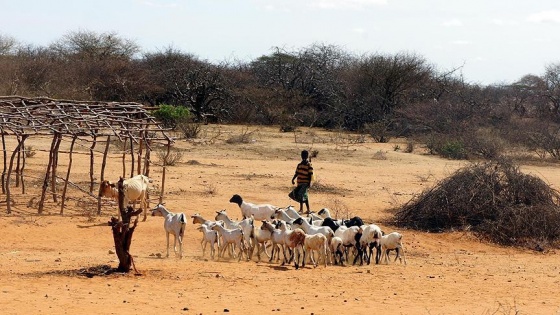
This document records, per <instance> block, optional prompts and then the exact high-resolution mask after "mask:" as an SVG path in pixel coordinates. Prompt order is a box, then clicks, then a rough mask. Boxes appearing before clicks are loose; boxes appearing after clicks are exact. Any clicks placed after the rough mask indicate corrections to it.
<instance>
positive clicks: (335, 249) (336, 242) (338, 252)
mask: <svg viewBox="0 0 560 315" xmlns="http://www.w3.org/2000/svg"><path fill="white" fill-rule="evenodd" d="M330 250H331V253H332V255H333V259H334V264H335V265H337V264H338V263H340V265H344V263H343V261H342V260H343V258H344V246H343V245H342V239H341V238H340V237H338V236H335V237H333V238H332V240H331V243H330ZM337 257H338V261H337V259H336V258H337Z"/></svg>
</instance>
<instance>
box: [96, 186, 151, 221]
mask: <svg viewBox="0 0 560 315" xmlns="http://www.w3.org/2000/svg"><path fill="white" fill-rule="evenodd" d="M151 182H152V180H151V179H150V178H148V177H147V176H145V175H136V176H134V177H131V178H128V179H125V180H124V181H123V191H124V205H125V206H126V205H127V204H128V203H129V202H133V203H134V204H135V203H136V202H137V201H139V202H140V208H141V209H142V210H144V221H146V216H147V212H148V208H149V204H148V200H147V195H148V184H149V183H151ZM99 197H107V198H112V199H114V200H116V201H117V202H118V201H119V191H118V188H117V185H116V183H112V182H110V181H108V180H104V181H102V182H101V184H100V185H99ZM118 215H119V218H120V215H121V213H120V211H119V214H118Z"/></svg>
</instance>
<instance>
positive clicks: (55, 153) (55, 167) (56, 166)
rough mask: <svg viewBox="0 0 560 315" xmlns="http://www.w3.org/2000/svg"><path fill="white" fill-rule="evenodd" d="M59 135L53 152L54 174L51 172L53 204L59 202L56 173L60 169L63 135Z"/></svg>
mask: <svg viewBox="0 0 560 315" xmlns="http://www.w3.org/2000/svg"><path fill="white" fill-rule="evenodd" d="M56 134H57V140H56V145H55V146H54V151H53V152H52V157H53V163H52V172H51V175H52V176H51V192H52V197H53V202H54V203H57V202H58V197H57V195H56V171H57V169H58V149H59V148H60V143H61V142H62V134H61V133H56Z"/></svg>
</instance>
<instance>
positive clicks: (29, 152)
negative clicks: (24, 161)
mask: <svg viewBox="0 0 560 315" xmlns="http://www.w3.org/2000/svg"><path fill="white" fill-rule="evenodd" d="M23 152H25V157H26V158H31V157H34V156H35V154H37V150H35V148H34V147H33V146H30V145H29V146H25V147H24V148H23Z"/></svg>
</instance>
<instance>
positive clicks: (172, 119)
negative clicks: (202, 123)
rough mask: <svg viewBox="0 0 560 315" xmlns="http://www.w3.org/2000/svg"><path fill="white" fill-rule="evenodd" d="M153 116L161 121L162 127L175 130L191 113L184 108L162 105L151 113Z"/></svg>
mask: <svg viewBox="0 0 560 315" xmlns="http://www.w3.org/2000/svg"><path fill="white" fill-rule="evenodd" d="M153 115H154V117H155V118H156V119H158V120H159V121H161V123H162V124H163V126H164V127H166V128H171V129H175V128H176V127H177V125H178V124H179V123H181V122H185V121H187V120H188V119H189V117H190V116H191V113H190V111H189V110H188V109H187V108H186V107H184V106H173V105H165V104H162V105H160V106H159V109H157V110H156V111H154V112H153Z"/></svg>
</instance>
